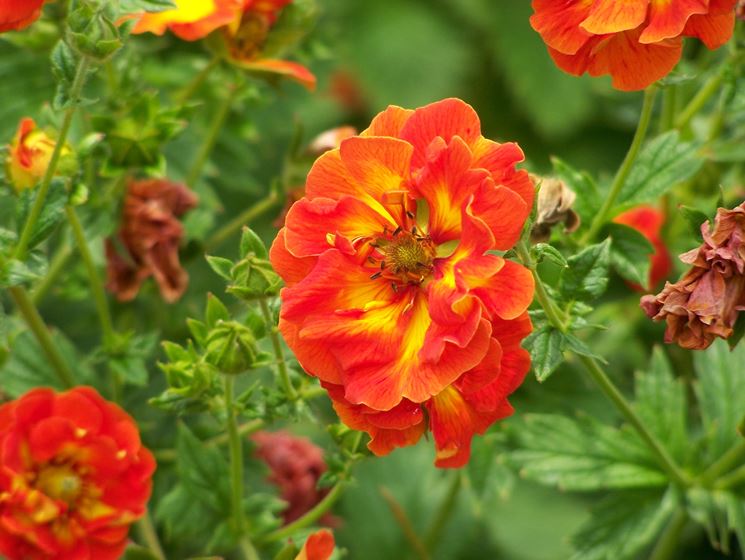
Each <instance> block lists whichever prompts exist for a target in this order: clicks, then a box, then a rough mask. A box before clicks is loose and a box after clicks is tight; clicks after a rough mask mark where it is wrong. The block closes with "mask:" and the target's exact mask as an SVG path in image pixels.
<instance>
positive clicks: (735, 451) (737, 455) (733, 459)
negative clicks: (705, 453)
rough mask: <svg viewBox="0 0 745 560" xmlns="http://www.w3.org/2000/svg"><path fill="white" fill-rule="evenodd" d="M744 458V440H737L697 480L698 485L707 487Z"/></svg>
mask: <svg viewBox="0 0 745 560" xmlns="http://www.w3.org/2000/svg"><path fill="white" fill-rule="evenodd" d="M743 458H745V439H742V440H739V441H738V442H737V443H736V444H735V445H733V446H732V447H731V448H730V449H728V450H727V452H726V453H724V455H722V456H721V457H720V458H719V459H717V460H716V461H715V462H714V463H713V464H712V465H711V466H710V467H709V468H707V469H706V470H705V471H704V473H703V474H702V475H701V477H700V478H699V484H701V486H704V487H708V486H709V485H711V484H712V483H713V482H714V481H715V480H717V479H718V478H719V477H720V476H721V475H723V474H725V473H726V472H729V471H730V470H731V469H732V468H733V467H736V466H738V465H739V464H740V463H741V462H742V460H743Z"/></svg>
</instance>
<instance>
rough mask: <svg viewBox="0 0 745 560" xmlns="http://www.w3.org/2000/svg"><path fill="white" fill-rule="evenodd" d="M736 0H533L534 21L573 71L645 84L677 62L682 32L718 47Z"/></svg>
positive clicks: (628, 85) (730, 25)
mask: <svg viewBox="0 0 745 560" xmlns="http://www.w3.org/2000/svg"><path fill="white" fill-rule="evenodd" d="M736 3H737V0H624V1H622V2H621V1H619V0H533V10H534V11H535V14H534V15H533V16H532V17H531V18H530V22H531V25H532V26H533V29H535V30H536V31H537V32H538V33H540V35H541V37H542V38H543V40H544V41H545V43H546V45H548V50H549V53H550V54H551V57H552V58H553V59H554V61H555V62H556V64H557V65H558V66H559V67H560V68H561V69H562V70H564V71H566V72H569V73H570V74H575V75H577V76H580V75H582V74H584V73H585V72H589V73H590V75H591V76H601V75H605V74H610V75H611V76H612V78H613V87H615V88H617V89H620V90H625V91H632V90H639V89H644V88H645V87H647V86H649V85H650V84H652V83H654V82H655V81H657V80H659V79H660V78H663V77H664V76H666V75H667V74H668V73H669V72H670V71H671V70H672V69H673V68H674V67H675V65H676V64H677V63H678V61H679V60H680V56H681V53H682V49H683V37H697V38H699V39H700V40H701V41H703V42H704V44H705V45H706V46H707V47H708V48H709V49H717V48H719V47H721V46H722V45H723V44H725V43H726V42H727V41H728V40H729V39H730V37H731V36H732V31H733V29H734V23H735V13H734V7H735V4H736Z"/></svg>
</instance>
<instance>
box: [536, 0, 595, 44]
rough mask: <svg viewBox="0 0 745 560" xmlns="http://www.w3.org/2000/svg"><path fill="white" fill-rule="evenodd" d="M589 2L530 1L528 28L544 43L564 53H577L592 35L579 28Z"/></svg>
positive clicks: (586, 12)
mask: <svg viewBox="0 0 745 560" xmlns="http://www.w3.org/2000/svg"><path fill="white" fill-rule="evenodd" d="M591 5H592V0H570V1H569V2H557V1H556V0H533V11H534V12H535V13H534V14H533V15H532V16H531V17H530V25H531V26H532V27H533V29H535V30H536V31H537V32H538V33H539V34H540V35H541V37H542V38H543V40H544V41H545V43H546V44H547V45H548V46H549V47H551V48H552V49H555V50H556V51H558V52H560V53H563V54H570V55H571V54H576V53H577V51H578V50H579V49H581V48H582V47H583V46H584V44H585V43H586V42H587V41H588V39H589V38H590V37H591V36H592V34H591V33H588V32H587V31H585V30H584V29H582V28H581V27H580V24H581V23H582V22H583V21H584V20H585V19H586V18H587V16H588V15H589V13H590V7H591Z"/></svg>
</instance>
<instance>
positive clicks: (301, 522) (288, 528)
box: [261, 482, 344, 543]
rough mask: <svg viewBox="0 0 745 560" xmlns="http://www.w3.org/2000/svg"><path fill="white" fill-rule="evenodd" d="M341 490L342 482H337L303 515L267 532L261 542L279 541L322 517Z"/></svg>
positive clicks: (337, 497)
mask: <svg viewBox="0 0 745 560" xmlns="http://www.w3.org/2000/svg"><path fill="white" fill-rule="evenodd" d="M343 490H344V483H343V482H337V483H336V485H335V486H334V487H333V488H332V489H331V491H330V492H329V493H328V494H326V496H325V497H324V498H323V500H321V501H320V502H318V503H317V504H316V506H315V507H314V508H313V509H311V510H310V511H309V512H307V513H306V514H305V515H303V516H302V517H300V518H299V519H296V520H295V521H293V522H292V523H290V524H288V525H285V526H284V527H282V528H280V529H277V530H276V531H272V532H271V533H269V534H267V535H266V536H265V537H264V538H262V539H261V542H262V543H271V542H276V541H281V540H282V539H286V538H287V537H290V536H292V535H293V534H294V533H295V532H296V531H299V530H300V529H305V528H306V527H307V526H309V525H312V524H313V523H315V522H316V521H318V520H319V519H320V518H321V517H323V514H324V513H326V512H327V511H329V510H330V509H331V507H332V506H333V505H334V504H335V503H336V501H337V500H338V499H339V498H340V497H341V495H342V492H343Z"/></svg>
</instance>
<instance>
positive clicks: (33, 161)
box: [5, 118, 71, 192]
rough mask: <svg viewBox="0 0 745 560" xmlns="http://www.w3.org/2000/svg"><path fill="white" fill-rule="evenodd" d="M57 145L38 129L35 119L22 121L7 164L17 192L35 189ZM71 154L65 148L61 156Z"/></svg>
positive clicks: (10, 149) (7, 169) (8, 172)
mask: <svg viewBox="0 0 745 560" xmlns="http://www.w3.org/2000/svg"><path fill="white" fill-rule="evenodd" d="M55 145H56V142H55V141H54V140H53V139H52V138H50V137H49V136H47V135H46V134H45V133H44V132H43V131H41V130H39V129H37V128H36V123H35V122H34V119H30V118H25V119H23V120H21V123H20V125H19V126H18V131H17V132H16V135H15V138H14V139H13V143H12V144H11V145H10V146H9V154H8V157H7V159H6V162H5V165H6V173H7V176H8V179H9V180H10V183H11V184H12V185H13V187H14V188H15V189H16V191H17V192H20V191H22V190H24V189H30V188H33V187H34V186H35V185H36V184H37V183H38V182H39V181H41V179H42V177H44V174H45V173H46V171H47V167H49V161H50V160H51V159H52V152H54V147H55ZM70 153H71V152H70V149H69V148H68V147H67V146H65V147H64V148H63V149H62V153H61V156H62V157H63V158H64V157H65V156H67V155H69V154H70Z"/></svg>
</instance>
